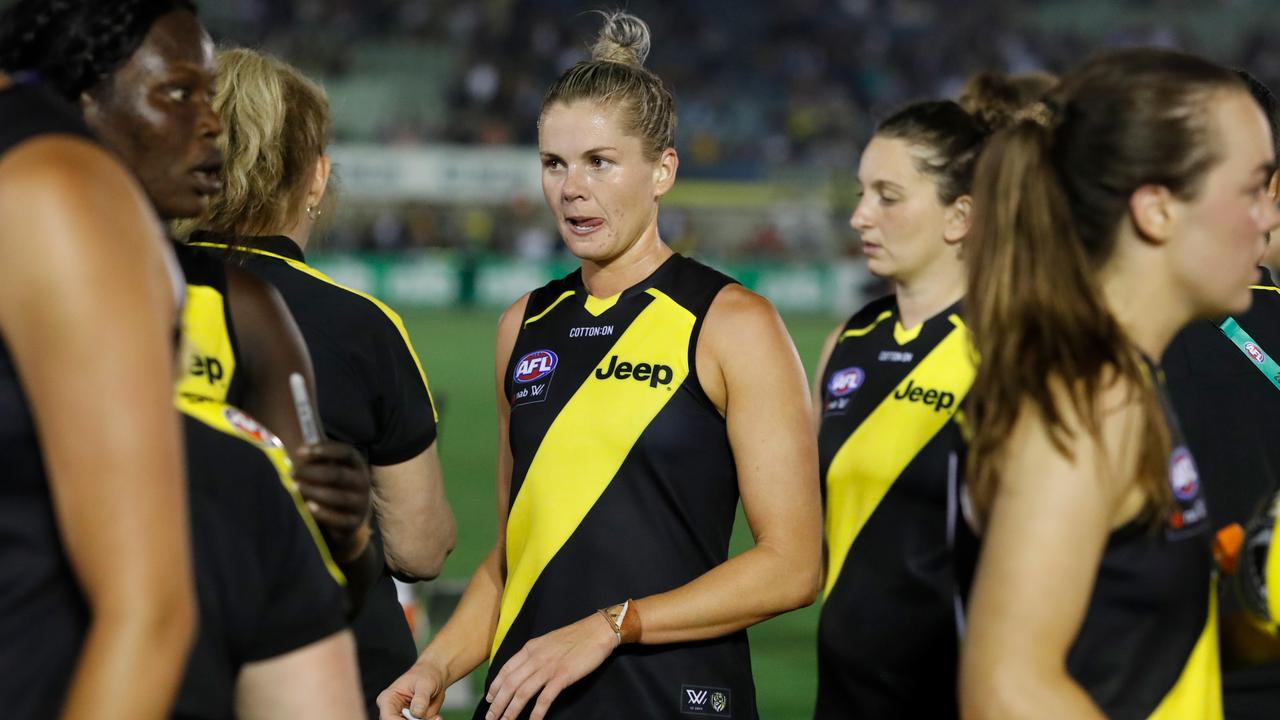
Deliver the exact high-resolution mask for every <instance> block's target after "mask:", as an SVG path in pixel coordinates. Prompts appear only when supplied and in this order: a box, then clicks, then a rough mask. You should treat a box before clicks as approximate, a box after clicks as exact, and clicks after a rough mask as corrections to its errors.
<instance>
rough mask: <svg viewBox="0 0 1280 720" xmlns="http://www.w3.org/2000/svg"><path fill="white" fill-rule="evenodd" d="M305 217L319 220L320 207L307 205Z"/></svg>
mask: <svg viewBox="0 0 1280 720" xmlns="http://www.w3.org/2000/svg"><path fill="white" fill-rule="evenodd" d="M307 217H309V218H311V219H312V220H319V219H320V208H318V207H315V206H312V205H308V206H307Z"/></svg>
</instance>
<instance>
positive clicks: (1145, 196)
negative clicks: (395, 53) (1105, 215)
mask: <svg viewBox="0 0 1280 720" xmlns="http://www.w3.org/2000/svg"><path fill="white" fill-rule="evenodd" d="M1175 205H1176V202H1175V198H1174V197H1173V193H1171V192H1169V188H1167V187H1165V186H1163V185H1143V186H1142V187H1140V188H1138V189H1137V190H1134V191H1133V194H1132V195H1130V196H1129V215H1130V216H1132V217H1133V226H1134V229H1136V230H1137V231H1138V237H1140V238H1142V239H1143V240H1145V241H1146V242H1149V243H1152V244H1155V245H1163V244H1165V243H1167V242H1169V238H1171V237H1173V230H1174V226H1175V225H1176V224H1177V219H1178V211H1177V208H1176V207H1175Z"/></svg>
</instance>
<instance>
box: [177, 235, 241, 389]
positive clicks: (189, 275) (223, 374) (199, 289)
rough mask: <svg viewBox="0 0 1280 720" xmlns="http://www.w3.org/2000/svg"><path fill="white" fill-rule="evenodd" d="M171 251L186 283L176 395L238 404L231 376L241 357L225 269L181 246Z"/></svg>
mask: <svg viewBox="0 0 1280 720" xmlns="http://www.w3.org/2000/svg"><path fill="white" fill-rule="evenodd" d="M173 251H174V253H175V254H176V255H177V256H178V263H179V264H180V265H181V266H182V274H183V275H184V276H185V277H186V281H187V301H186V304H185V306H184V307H183V311H182V345H181V350H180V353H179V357H180V362H181V363H182V376H181V377H180V378H179V380H178V395H179V396H180V397H188V398H191V399H196V400H212V401H214V402H223V403H227V404H229V405H237V406H238V405H242V404H244V397H243V383H242V382H241V381H240V378H239V376H237V374H236V360H237V358H238V357H239V354H240V353H239V348H238V346H237V344H236V335H235V330H234V326H233V325H232V323H231V309H230V308H229V307H228V306H227V269H226V266H225V265H224V264H223V261H222V260H221V259H219V258H216V257H213V256H212V255H209V254H208V253H205V252H202V251H200V250H197V249H195V248H192V247H190V246H188V245H184V244H183V243H174V245H173Z"/></svg>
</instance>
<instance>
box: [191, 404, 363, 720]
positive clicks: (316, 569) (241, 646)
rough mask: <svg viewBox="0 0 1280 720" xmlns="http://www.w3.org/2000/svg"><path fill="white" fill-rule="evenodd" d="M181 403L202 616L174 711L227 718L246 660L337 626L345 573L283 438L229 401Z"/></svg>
mask: <svg viewBox="0 0 1280 720" xmlns="http://www.w3.org/2000/svg"><path fill="white" fill-rule="evenodd" d="M178 407H179V409H180V410H181V411H182V412H183V421H184V435H185V441H186V450H187V468H188V476H189V486H188V487H189V493H188V500H189V503H190V507H191V536H192V551H193V554H194V559H195V562H194V566H195V576H196V591H197V597H198V599H199V605H200V618H199V632H198V633H197V636H196V642H195V646H194V648H193V650H192V653H191V656H190V658H189V660H188V661H187V669H186V672H185V674H184V676H183V681H182V685H181V687H180V689H179V692H178V697H177V700H176V701H175V706H174V710H173V715H172V717H174V718H177V719H180V720H224V719H225V720H230V719H231V718H233V717H235V712H234V701H235V684H236V679H237V677H238V675H239V673H240V669H241V668H242V667H243V666H244V665H245V664H247V663H252V662H257V661H261V660H267V659H270V658H274V657H279V656H281V655H284V654H286V653H289V652H292V651H294V650H298V649H301V648H303V647H305V646H307V645H310V644H311V643H314V642H317V641H319V640H323V639H324V638H326V637H329V636H330V635H332V634H334V633H336V632H340V631H342V630H343V629H344V627H345V624H346V619H345V615H344V596H343V593H342V589H341V587H340V586H339V585H340V583H343V582H345V579H344V578H343V576H342V572H341V571H340V570H339V569H338V567H337V565H335V564H334V562H333V559H332V558H331V557H330V556H329V551H328V549H327V547H326V546H325V544H324V541H323V540H322V539H321V537H320V534H319V529H318V528H317V527H316V524H315V522H314V520H313V519H312V518H311V514H310V512H308V510H307V508H306V505H305V504H304V503H303V501H302V497H301V496H300V495H299V494H298V489H297V486H296V485H295V484H294V482H293V479H292V477H291V475H290V470H291V468H290V464H289V458H288V456H287V455H286V454H285V452H284V448H283V446H282V445H281V444H280V441H279V440H277V439H275V437H274V436H273V435H271V433H270V432H268V431H267V430H266V429H265V428H263V427H262V425H261V424H259V423H258V422H257V421H255V420H253V419H252V418H250V417H249V416H248V415H246V414H244V413H243V412H241V411H239V410H237V409H235V408H233V407H231V406H229V405H224V404H222V403H216V402H212V401H203V400H191V399H187V398H183V397H179V399H178Z"/></svg>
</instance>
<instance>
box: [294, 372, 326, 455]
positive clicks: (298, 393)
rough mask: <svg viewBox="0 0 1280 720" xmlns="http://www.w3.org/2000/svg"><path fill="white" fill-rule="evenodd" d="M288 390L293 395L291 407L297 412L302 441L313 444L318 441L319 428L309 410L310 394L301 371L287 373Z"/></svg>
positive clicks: (313, 414) (312, 413) (305, 443)
mask: <svg viewBox="0 0 1280 720" xmlns="http://www.w3.org/2000/svg"><path fill="white" fill-rule="evenodd" d="M289 392H290V393H291V394H292V395H293V409H294V411H295V412H297V413H298V426H299V427H300V428H302V443H303V444H304V445H315V444H317V443H319V442H320V428H319V426H317V425H316V416H315V413H314V412H312V411H311V396H310V394H309V393H307V381H306V380H304V379H303V378H302V374H301V373H289Z"/></svg>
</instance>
